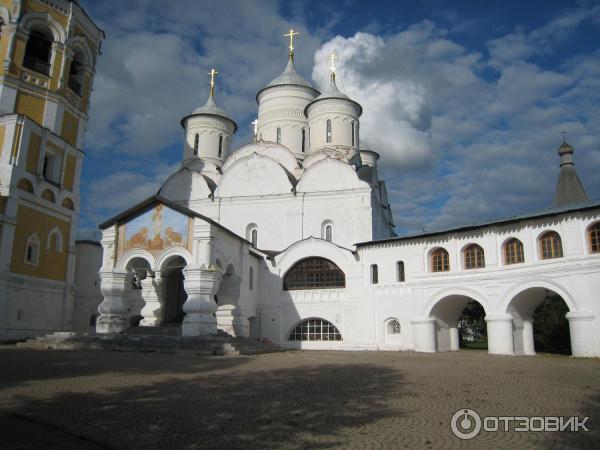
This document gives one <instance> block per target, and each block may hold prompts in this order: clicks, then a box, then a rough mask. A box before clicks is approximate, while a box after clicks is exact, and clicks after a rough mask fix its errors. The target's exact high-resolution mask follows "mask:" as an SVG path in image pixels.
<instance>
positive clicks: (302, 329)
mask: <svg viewBox="0 0 600 450" xmlns="http://www.w3.org/2000/svg"><path fill="white" fill-rule="evenodd" d="M341 340H342V335H341V334H340V332H339V330H338V329H337V327H336V326H335V325H334V324H332V323H331V322H328V321H327V320H324V319H309V320H305V321H303V322H300V323H299V324H298V325H296V326H295V327H294V328H293V329H292V331H290V334H289V336H288V341H341Z"/></svg>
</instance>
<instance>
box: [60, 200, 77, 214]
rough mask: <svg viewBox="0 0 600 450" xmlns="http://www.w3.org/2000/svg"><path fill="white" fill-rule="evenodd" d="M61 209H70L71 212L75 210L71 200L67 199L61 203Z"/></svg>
mask: <svg viewBox="0 0 600 450" xmlns="http://www.w3.org/2000/svg"><path fill="white" fill-rule="evenodd" d="M61 205H62V207H63V208H67V209H70V210H72V211H74V210H75V205H74V204H73V200H71V199H70V198H69V197H65V198H64V199H63V201H62V204H61Z"/></svg>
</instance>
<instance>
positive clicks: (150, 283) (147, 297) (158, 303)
mask: <svg viewBox="0 0 600 450" xmlns="http://www.w3.org/2000/svg"><path fill="white" fill-rule="evenodd" d="M162 282H163V279H162V278H161V277H160V273H159V272H156V273H155V275H154V276H150V273H148V274H147V275H146V278H144V279H143V280H142V281H141V284H142V298H143V299H144V307H143V308H142V312H141V314H142V316H143V317H144V318H143V319H142V321H141V322H140V326H142V327H155V326H158V325H160V323H161V321H162V318H163V305H164V299H163V285H162Z"/></svg>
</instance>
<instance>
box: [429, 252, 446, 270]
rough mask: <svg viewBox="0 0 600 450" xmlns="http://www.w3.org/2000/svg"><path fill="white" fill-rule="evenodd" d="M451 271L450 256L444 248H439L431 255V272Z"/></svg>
mask: <svg viewBox="0 0 600 450" xmlns="http://www.w3.org/2000/svg"><path fill="white" fill-rule="evenodd" d="M449 270H450V256H449V255H448V252H447V251H446V250H445V249H443V248H438V249H436V250H434V251H433V252H432V253H431V271H432V272H448V271H449Z"/></svg>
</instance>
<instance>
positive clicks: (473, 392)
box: [0, 346, 600, 450]
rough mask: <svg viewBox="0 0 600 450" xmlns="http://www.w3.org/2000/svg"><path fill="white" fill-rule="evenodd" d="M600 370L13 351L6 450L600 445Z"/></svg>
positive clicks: (437, 361)
mask: <svg viewBox="0 0 600 450" xmlns="http://www.w3.org/2000/svg"><path fill="white" fill-rule="evenodd" d="M599 374H600V360H592V359H574V358H568V357H560V356H547V355H539V356H536V357H501V356H489V355H487V354H486V353H485V352H482V351H461V352H459V353H441V354H418V353H390V352H386V353H383V352H382V353H378V352H286V353H279V354H267V355H261V356H257V357H198V356H184V355H163V354H148V353H115V352H67V351H37V350H20V349H16V348H14V347H11V346H2V347H0V432H1V434H0V447H2V448H3V449H32V448H59V449H71V448H73V449H101V448H111V449H144V450H149V449H196V448H210V449H217V448H240V449H253V448H260V449H275V448H356V449H361V450H364V449H376V448H392V449H394V448H418V449H427V448H431V449H438V448H486V449H491V448H507V449H508V448H510V449H513V448H540V449H541V448H545V449H554V448H556V449H558V448H561V449H562V448H598V447H599V445H600V444H599V442H600V433H599V431H598V430H600V377H599ZM460 408H472V409H474V410H476V411H477V412H478V413H479V414H481V415H482V416H491V415H505V416H545V415H559V416H571V415H577V416H590V419H589V420H588V422H587V423H586V425H587V426H588V428H589V429H590V432H587V433H586V432H579V433H567V432H562V433H558V432H554V433H550V432H546V433H541V432H538V433H523V432H514V431H513V432H504V431H502V432H496V433H490V432H487V433H484V432H482V433H480V435H478V436H477V437H475V438H474V439H472V440H470V441H461V440H460V439H458V438H456V437H454V435H453V434H452V432H451V430H450V419H451V416H452V414H453V413H454V412H455V411H456V410H458V409H460Z"/></svg>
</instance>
